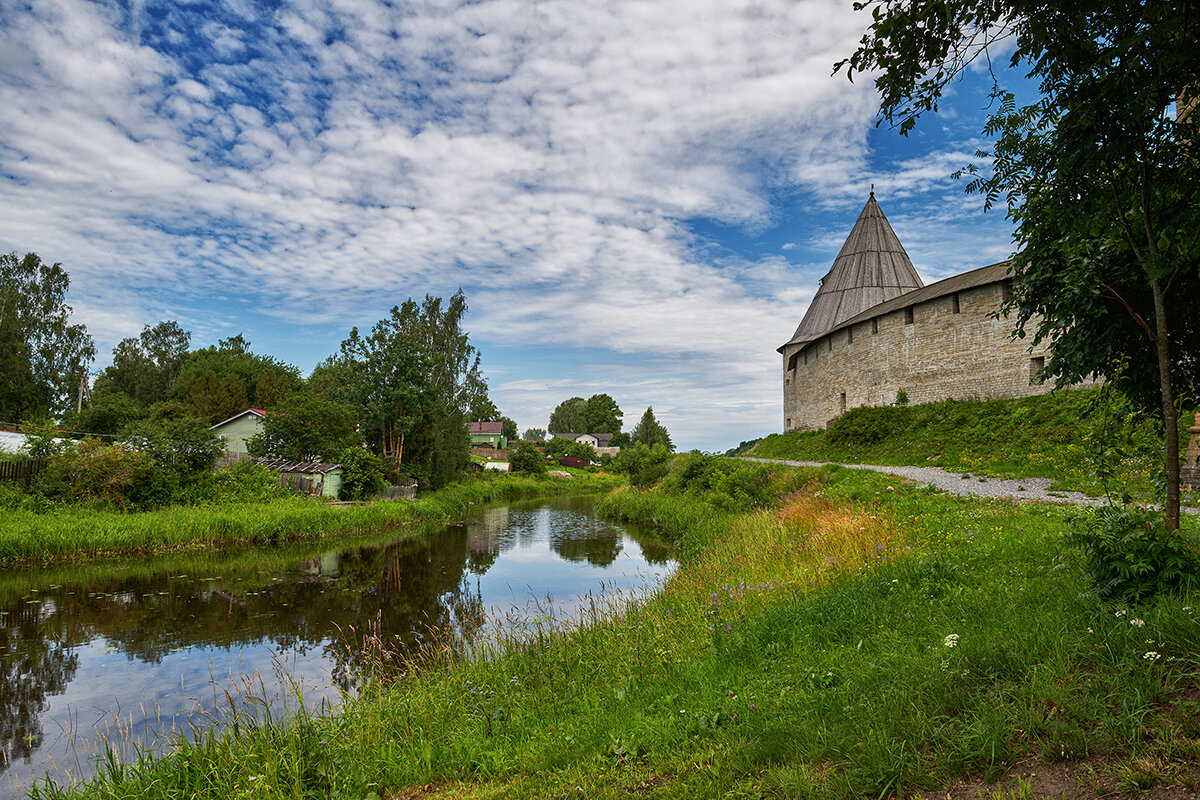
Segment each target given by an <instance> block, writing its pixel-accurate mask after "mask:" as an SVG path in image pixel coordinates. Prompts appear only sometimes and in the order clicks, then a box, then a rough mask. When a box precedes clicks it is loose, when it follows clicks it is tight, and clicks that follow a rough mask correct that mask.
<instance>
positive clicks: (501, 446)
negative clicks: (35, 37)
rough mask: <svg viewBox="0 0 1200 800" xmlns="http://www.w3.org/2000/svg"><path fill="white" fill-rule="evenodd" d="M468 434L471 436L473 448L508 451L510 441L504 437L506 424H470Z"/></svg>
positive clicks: (468, 424)
mask: <svg viewBox="0 0 1200 800" xmlns="http://www.w3.org/2000/svg"><path fill="white" fill-rule="evenodd" d="M467 433H468V434H470V436H471V447H490V448H492V449H493V450H507V449H508V439H506V438H505V437H504V424H503V423H501V422H468V423H467Z"/></svg>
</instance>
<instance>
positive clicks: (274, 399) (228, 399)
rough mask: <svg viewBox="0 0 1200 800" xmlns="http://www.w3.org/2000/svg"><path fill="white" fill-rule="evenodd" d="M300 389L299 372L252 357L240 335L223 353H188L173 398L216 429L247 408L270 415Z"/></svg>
mask: <svg viewBox="0 0 1200 800" xmlns="http://www.w3.org/2000/svg"><path fill="white" fill-rule="evenodd" d="M300 384H301V381H300V373H299V370H297V369H296V368H295V367H293V366H290V365H287V364H282V363H280V362H278V361H276V360H275V359H274V358H271V357H270V356H259V355H255V354H254V353H252V352H250V342H248V341H246V339H245V337H243V336H242V335H241V334H240V333H239V334H238V335H237V336H235V337H233V338H231V339H222V340H221V342H220V344H219V345H218V346H217V347H205V348H202V349H200V350H193V351H192V352H190V353H188V354H187V356H186V357H185V358H184V360H183V363H182V364H181V365H180V368H179V373H178V375H177V376H176V378H175V381H174V392H173V396H174V397H175V398H176V399H178V400H181V401H183V402H184V403H186V404H188V405H189V406H191V407H192V408H193V409H194V410H195V412H196V414H197V416H200V417H202V418H204V419H207V420H208V421H209V423H210V424H213V423H217V422H220V421H221V420H223V419H229V418H230V417H232V416H233V415H234V414H237V413H239V412H242V411H245V410H246V409H247V408H263V409H269V408H271V407H273V406H274V405H276V404H277V403H279V402H280V401H281V400H283V399H284V398H285V397H287V396H288V394H289V393H290V392H293V391H295V390H296V389H298V388H299V387H300Z"/></svg>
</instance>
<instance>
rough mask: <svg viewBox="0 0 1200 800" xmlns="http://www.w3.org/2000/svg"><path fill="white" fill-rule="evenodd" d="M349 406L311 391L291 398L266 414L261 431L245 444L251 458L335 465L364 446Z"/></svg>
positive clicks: (282, 401) (355, 416) (356, 419)
mask: <svg viewBox="0 0 1200 800" xmlns="http://www.w3.org/2000/svg"><path fill="white" fill-rule="evenodd" d="M357 425H358V418H357V415H356V414H355V412H354V409H353V408H351V407H350V406H348V405H346V404H344V403H339V402H337V401H335V400H329V399H326V398H325V397H322V396H321V395H317V394H313V393H312V392H308V391H302V392H296V393H293V394H290V395H288V396H287V397H285V398H284V399H283V400H281V401H280V402H279V403H277V404H276V405H275V407H274V408H273V409H271V410H270V411H268V412H267V415H266V417H265V418H264V419H263V423H262V432H261V433H259V434H256V435H255V436H252V437H251V438H250V439H249V441H247V442H246V447H247V449H248V451H249V452H250V454H251V455H253V456H258V457H265V458H287V459H291V460H293V461H324V462H334V461H337V459H338V457H339V456H340V455H341V454H342V453H343V452H344V451H345V450H346V448H349V447H353V446H355V445H359V444H361V442H362V440H361V438H360V436H359V434H358V431H357V430H356V428H357Z"/></svg>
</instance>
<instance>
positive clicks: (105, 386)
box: [96, 320, 192, 406]
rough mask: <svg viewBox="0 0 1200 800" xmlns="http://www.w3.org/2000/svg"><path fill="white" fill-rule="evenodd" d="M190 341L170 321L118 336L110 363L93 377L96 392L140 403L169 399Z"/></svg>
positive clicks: (186, 332)
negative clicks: (116, 395)
mask: <svg viewBox="0 0 1200 800" xmlns="http://www.w3.org/2000/svg"><path fill="white" fill-rule="evenodd" d="M191 340H192V334H191V333H189V332H188V331H185V330H184V329H183V328H181V327H179V323H178V322H175V321H173V320H168V321H165V322H160V323H158V324H157V325H153V326H151V325H147V326H146V327H144V328H143V329H142V332H141V333H140V334H138V336H137V337H136V338H134V337H130V338H128V339H122V340H121V341H120V342H119V343H118V344H117V346H116V347H114V348H113V352H112V362H113V363H112V365H111V366H109V367H108V368H106V369H105V370H104V372H103V373H102V374H101V375H100V377H99V378H97V379H96V391H97V393H102V392H106V391H115V392H121V393H122V394H125V395H128V396H129V397H131V398H133V400H134V401H136V402H137V403H139V404H140V405H142V406H149V405H153V404H154V403H160V402H164V401H166V400H168V399H170V398H171V396H172V389H173V388H174V385H175V377H176V376H177V375H178V374H179V371H180V369H181V368H182V367H183V363H184V359H186V358H187V354H188V346H189V345H190V343H191Z"/></svg>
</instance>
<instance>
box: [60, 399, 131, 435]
mask: <svg viewBox="0 0 1200 800" xmlns="http://www.w3.org/2000/svg"><path fill="white" fill-rule="evenodd" d="M145 415H146V409H144V408H142V407H141V406H139V405H138V404H137V403H136V402H134V400H133V399H132V398H131V397H129V395H127V394H122V393H121V392H115V391H107V392H100V393H96V394H95V395H94V396H93V398H92V402H91V403H90V404H85V405H84V407H83V408H82V409H80V411H79V412H78V413H76V412H75V410H74V409H72V410H71V411H69V412H67V413H66V414H65V415H64V416H63V426H64V427H66V428H69V429H70V430H72V431H78V432H79V433H89V434H97V435H102V436H113V435H116V434H118V433H120V432H121V431H122V430H124V429H125V428H126V427H127V426H128V425H129V424H130V423H132V422H136V421H137V420H139V419H142V418H143V417H145Z"/></svg>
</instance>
